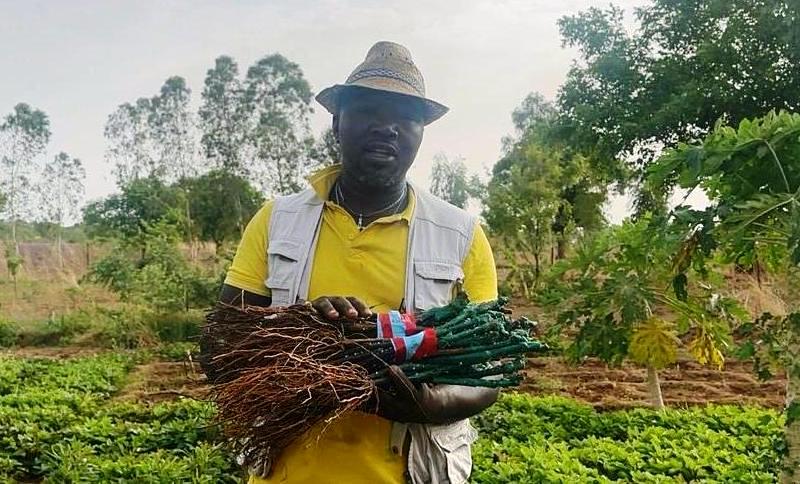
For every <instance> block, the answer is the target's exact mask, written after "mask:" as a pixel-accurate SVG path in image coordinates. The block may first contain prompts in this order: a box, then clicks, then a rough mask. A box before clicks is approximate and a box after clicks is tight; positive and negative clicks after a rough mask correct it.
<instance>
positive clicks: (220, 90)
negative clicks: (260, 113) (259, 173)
mask: <svg viewBox="0 0 800 484" xmlns="http://www.w3.org/2000/svg"><path fill="white" fill-rule="evenodd" d="M202 99H203V103H202V105H201V106H200V110H199V117H200V128H201V131H202V133H203V134H202V138H201V140H200V142H201V144H202V146H203V149H204V151H205V155H206V157H207V158H208V159H209V160H210V161H211V162H212V163H213V165H214V167H215V168H217V169H223V170H225V171H226V172H228V173H231V174H234V175H241V174H243V173H244V162H243V160H242V150H243V149H244V143H245V139H246V125H245V112H244V91H243V88H242V85H241V81H240V80H239V67H238V66H237V64H236V61H234V60H233V59H232V58H231V57H228V56H220V57H218V58H217V59H216V60H215V61H214V67H213V68H212V69H209V70H208V72H207V73H206V79H205V87H204V88H203V94H202Z"/></svg>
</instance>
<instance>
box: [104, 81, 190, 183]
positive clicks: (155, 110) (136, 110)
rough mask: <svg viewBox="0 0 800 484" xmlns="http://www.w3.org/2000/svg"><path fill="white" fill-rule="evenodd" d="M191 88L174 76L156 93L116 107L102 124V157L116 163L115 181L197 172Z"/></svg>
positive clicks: (172, 177)
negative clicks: (103, 127) (104, 143)
mask: <svg viewBox="0 0 800 484" xmlns="http://www.w3.org/2000/svg"><path fill="white" fill-rule="evenodd" d="M190 102H191V90H190V89H189V88H188V87H187V86H186V81H185V80H184V79H183V78H182V77H178V76H173V77H170V78H169V79H167V80H166V81H165V82H164V84H163V85H162V86H161V90H160V92H159V94H157V95H156V96H153V97H151V98H139V99H137V100H136V101H135V102H134V103H132V104H131V103H125V104H122V105H120V106H119V107H118V108H117V110H116V111H114V113H112V114H111V115H110V116H109V118H108V121H107V122H106V126H105V131H104V134H105V137H106V139H107V140H108V142H109V148H108V149H107V150H106V159H107V160H108V161H110V162H113V163H114V164H115V165H116V172H117V173H116V174H117V184H118V185H119V186H123V185H125V184H127V183H130V182H131V181H133V180H136V179H139V178H148V177H156V178H159V179H162V180H164V181H167V182H172V181H176V180H178V179H180V178H183V177H187V176H193V175H195V174H197V173H198V172H199V171H201V169H202V166H201V164H200V157H199V156H197V155H198V153H197V143H196V139H195V136H196V133H195V130H194V115H193V113H192V112H191V111H190V109H189V105H190Z"/></svg>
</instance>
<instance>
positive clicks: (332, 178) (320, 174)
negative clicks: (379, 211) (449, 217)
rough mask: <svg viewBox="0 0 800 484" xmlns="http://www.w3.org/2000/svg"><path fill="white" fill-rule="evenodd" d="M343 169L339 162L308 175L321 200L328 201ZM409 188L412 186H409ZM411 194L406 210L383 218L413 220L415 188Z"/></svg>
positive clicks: (388, 219)
mask: <svg viewBox="0 0 800 484" xmlns="http://www.w3.org/2000/svg"><path fill="white" fill-rule="evenodd" d="M341 171H342V165H341V163H337V164H334V165H331V166H327V167H325V168H322V169H320V170H317V171H316V172H314V173H312V174H311V175H310V176H309V177H308V183H310V184H311V188H313V189H314V193H316V194H317V197H319V199H320V200H322V201H325V202H327V201H328V196H329V195H330V193H331V189H333V184H334V183H336V179H337V178H338V177H339V173H341ZM409 188H411V187H410V186H409ZM409 195H410V196H409V197H408V204H407V205H406V208H405V210H403V211H402V212H400V213H398V214H395V215H389V216H388V217H383V218H382V219H381V220H384V221H387V222H390V221H393V220H406V221H411V214H413V213H414V207H415V206H416V203H417V200H416V196H415V195H414V190H413V189H411V190H410V191H409Z"/></svg>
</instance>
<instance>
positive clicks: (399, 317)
mask: <svg viewBox="0 0 800 484" xmlns="http://www.w3.org/2000/svg"><path fill="white" fill-rule="evenodd" d="M378 338H387V339H390V340H391V341H392V346H394V355H395V362H396V363H403V362H406V361H410V360H419V359H422V358H425V357H427V356H430V355H432V354H433V353H435V352H436V350H437V348H438V340H437V336H436V330H434V329H433V328H421V327H417V324H416V318H415V317H414V315H413V314H408V313H400V312H399V311H391V312H389V313H381V314H378Z"/></svg>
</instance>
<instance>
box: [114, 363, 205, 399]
mask: <svg viewBox="0 0 800 484" xmlns="http://www.w3.org/2000/svg"><path fill="white" fill-rule="evenodd" d="M207 392H208V385H207V384H206V379H205V375H203V372H202V371H201V370H200V366H199V365H198V364H197V363H195V362H190V361H180V362H175V361H157V362H152V363H147V364H145V365H139V366H137V367H136V368H135V369H134V370H133V371H132V372H131V374H130V375H129V377H128V384H127V385H126V386H125V388H123V389H122V391H121V392H120V393H119V394H117V395H116V396H115V397H114V398H115V399H116V400H134V401H138V402H148V403H157V402H162V401H165V400H174V399H176V398H179V397H184V398H196V399H203V398H205V396H206V394H207Z"/></svg>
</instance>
